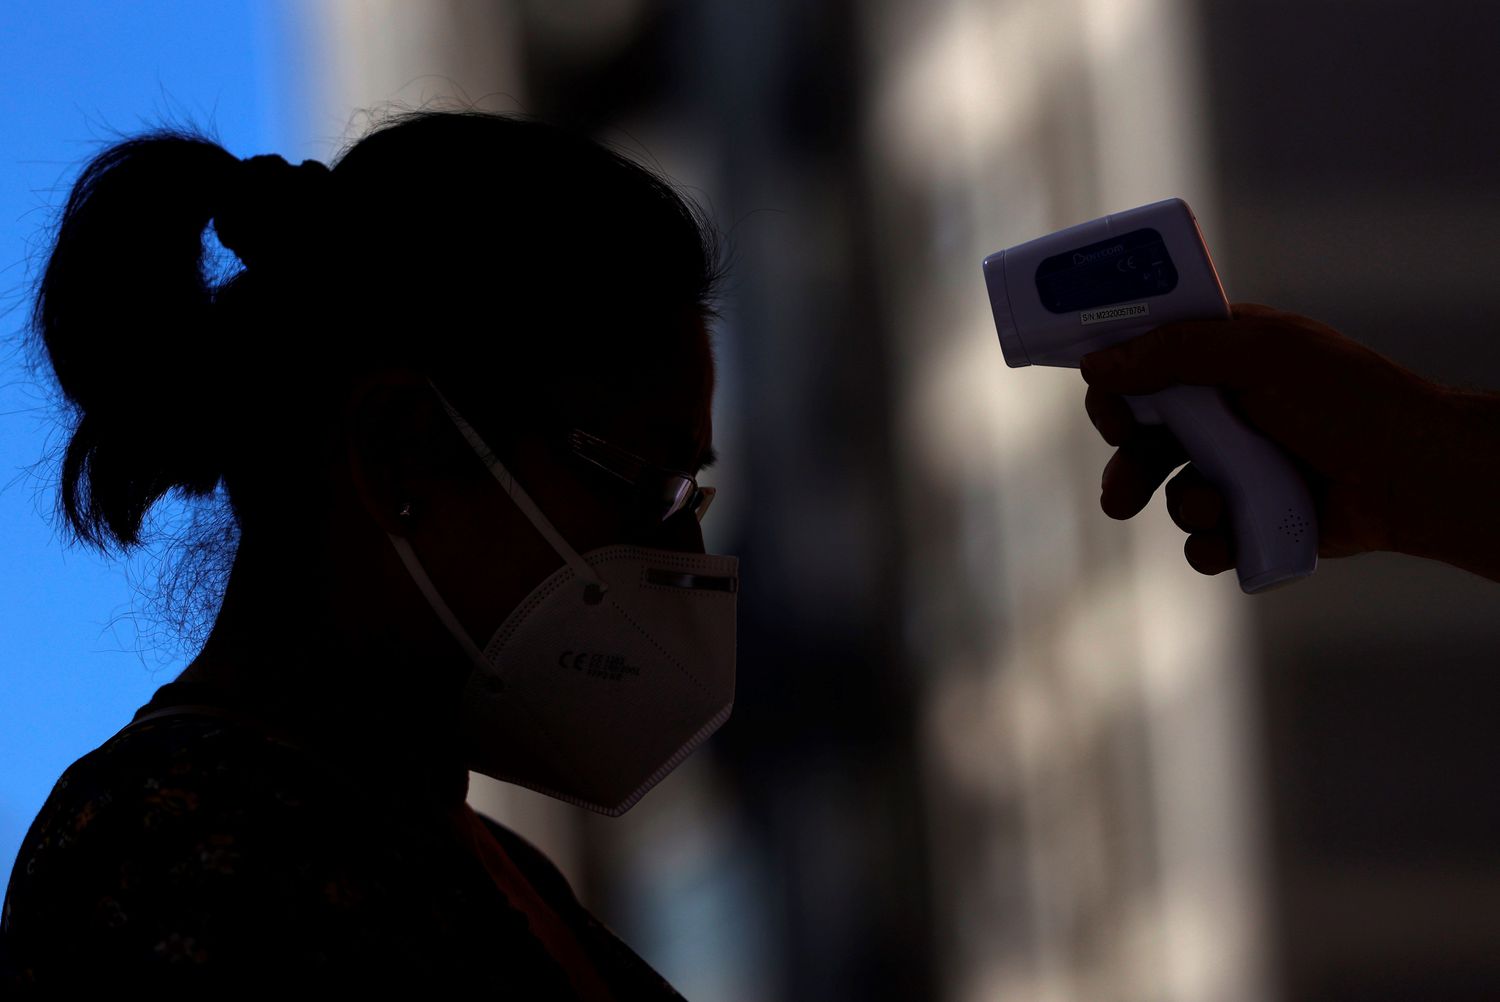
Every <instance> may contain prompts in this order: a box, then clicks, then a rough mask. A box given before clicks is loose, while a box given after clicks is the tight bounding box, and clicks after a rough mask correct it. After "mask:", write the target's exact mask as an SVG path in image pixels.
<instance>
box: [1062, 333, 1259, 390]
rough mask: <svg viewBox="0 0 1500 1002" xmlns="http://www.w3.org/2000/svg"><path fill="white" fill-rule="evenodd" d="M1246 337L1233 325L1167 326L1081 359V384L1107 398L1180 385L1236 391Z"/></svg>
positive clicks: (1241, 375) (1242, 363) (1242, 369)
mask: <svg viewBox="0 0 1500 1002" xmlns="http://www.w3.org/2000/svg"><path fill="white" fill-rule="evenodd" d="M1244 335H1245V331H1244V330H1243V328H1242V327H1237V326H1236V325H1235V322H1234V321H1233V320H1190V321H1183V322H1180V323H1172V324H1166V325H1163V326H1161V327H1157V328H1156V329H1154V330H1151V331H1148V332H1146V333H1145V334H1142V335H1141V336H1140V337H1138V338H1133V339H1132V340H1129V341H1125V342H1122V343H1120V344H1117V345H1114V346H1112V347H1109V348H1105V349H1103V350H1102V351H1096V352H1092V353H1090V354H1088V355H1085V356H1083V358H1082V359H1080V361H1079V367H1080V369H1081V370H1082V372H1083V378H1084V380H1085V381H1086V382H1087V383H1088V384H1089V385H1090V386H1092V387H1095V388H1096V389H1100V390H1104V391H1105V392H1108V393H1124V394H1141V393H1155V392H1156V391H1158V390H1163V389H1166V388H1167V387H1168V386H1172V385H1175V384H1178V383H1190V384H1195V385H1199V386H1234V385H1235V384H1236V383H1237V382H1238V381H1239V379H1240V378H1242V377H1243V376H1244V375H1245V374H1246V373H1245V365H1244V362H1245V359H1244V357H1243V356H1244V348H1245V346H1246V338H1245V336H1244Z"/></svg>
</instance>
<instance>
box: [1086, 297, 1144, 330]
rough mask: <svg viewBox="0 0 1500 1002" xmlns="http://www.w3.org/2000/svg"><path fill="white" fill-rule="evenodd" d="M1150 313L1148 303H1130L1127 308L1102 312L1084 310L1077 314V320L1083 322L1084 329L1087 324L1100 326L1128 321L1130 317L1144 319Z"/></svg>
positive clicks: (1119, 307) (1108, 309) (1106, 308)
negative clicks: (1118, 321)
mask: <svg viewBox="0 0 1500 1002" xmlns="http://www.w3.org/2000/svg"><path fill="white" fill-rule="evenodd" d="M1150 312H1151V306H1150V304H1148V303H1131V304H1130V305H1129V306H1108V307H1105V308H1104V309H1102V310H1084V311H1083V312H1081V313H1079V314H1078V319H1079V320H1082V321H1083V324H1084V326H1085V327H1087V326H1088V325H1089V324H1102V323H1106V322H1108V321H1110V320H1129V319H1130V318H1131V317H1144V316H1146V315H1147V314H1149V313H1150Z"/></svg>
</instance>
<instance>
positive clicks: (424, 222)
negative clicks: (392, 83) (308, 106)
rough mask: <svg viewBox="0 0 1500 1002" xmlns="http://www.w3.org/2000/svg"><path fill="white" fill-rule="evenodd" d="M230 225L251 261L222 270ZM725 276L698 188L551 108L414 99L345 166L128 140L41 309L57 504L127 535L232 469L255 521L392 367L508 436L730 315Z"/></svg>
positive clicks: (163, 135) (82, 214)
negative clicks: (717, 301)
mask: <svg viewBox="0 0 1500 1002" xmlns="http://www.w3.org/2000/svg"><path fill="white" fill-rule="evenodd" d="M210 221H212V222H213V226H214V230H215V232H216V233H217V235H218V237H219V239H220V240H221V241H222V243H223V244H224V245H225V246H226V247H229V248H232V249H233V250H234V252H235V253H236V255H237V256H238V257H239V258H240V260H241V261H243V262H244V263H245V267H243V268H241V269H239V270H238V271H236V272H235V273H233V274H232V275H229V276H228V277H227V278H225V279H223V280H220V279H219V278H218V277H217V276H215V275H214V274H211V271H212V269H211V268H210V267H209V266H210V265H211V264H212V260H211V258H210V257H209V256H207V253H206V246H207V245H206V242H205V237H206V230H207V228H208V226H209V224H210ZM719 269H720V262H719V255H718V244H717V241H716V238H715V235H714V231H713V230H712V228H711V226H710V225H709V224H708V223H707V221H706V219H705V218H704V216H703V214H702V212H701V211H700V210H699V209H698V208H697V206H695V205H694V204H693V203H692V201H691V200H689V199H686V198H684V197H683V196H682V195H681V194H679V193H678V192H677V191H676V190H675V189H674V188H673V186H672V185H671V184H669V183H668V182H667V181H665V180H664V179H662V178H661V177H660V176H658V175H657V174H655V173H653V172H652V171H650V170H648V169H646V168H645V167H643V166H641V165H639V164H637V163H635V162H633V161H632V160H630V159H627V158H626V157H624V156H621V155H619V154H617V153H615V152H613V151H611V150H609V149H606V148H605V147H603V146H601V145H599V144H597V143H595V142H593V141H591V140H589V139H587V138H585V137H582V136H578V135H575V134H573V133H570V132H568V131H565V130H563V129H560V128H556V127H553V126H549V125H545V124H542V123H539V122H535V121H530V120H525V119H520V118H514V117H507V116H502V115H497V114H490V113H484V112H478V111H467V110H466V111H437V112H433V111H420V112H405V113H399V114H396V115H394V116H392V117H390V118H388V119H386V120H385V121H383V122H382V123H381V124H379V125H378V126H377V127H376V128H375V129H374V130H373V131H372V132H370V133H369V134H367V135H365V136H364V137H363V138H361V139H360V140H359V141H357V142H355V143H354V144H353V145H352V146H350V147H349V148H348V149H346V150H345V151H344V152H343V153H342V154H341V155H340V156H338V157H337V158H336V159H335V161H334V162H333V165H332V168H331V170H329V169H325V168H323V167H322V165H320V164H317V163H315V162H311V161H309V162H306V163H304V164H303V165H302V166H301V167H292V166H290V165H288V164H286V163H285V161H282V160H281V159H280V158H279V157H256V158H253V159H251V160H248V161H241V160H239V159H238V158H236V157H235V156H233V155H232V154H230V153H228V152H226V151H225V150H224V149H223V148H222V147H221V146H219V145H218V144H217V143H215V142H213V141H212V140H210V139H208V138H205V137H203V136H201V135H199V134H197V133H195V132H193V131H185V130H180V129H160V130H157V131H153V132H149V133H146V134H143V135H139V136H136V137H133V138H129V139H127V140H125V141H122V142H118V143H116V144H114V145H112V146H110V147H109V148H108V149H106V150H104V151H103V152H102V153H100V154H98V155H97V156H95V157H94V158H93V159H92V160H91V161H90V162H89V163H88V164H87V166H86V167H85V168H84V169H83V171H82V174H81V176H80V177H79V178H78V180H77V182H76V183H75V184H74V186H73V188H72V191H71V194H70V196H69V198H68V200H67V204H66V206H65V208H64V209H63V211H62V214H61V218H60V221H59V224H58V228H57V233H56V239H55V243H54V244H53V245H52V249H51V253H50V256H49V257H48V260H47V263H46V267H45V271H44V273H43V275H42V277H41V279H40V282H39V285H38V288H37V292H36V297H35V303H34V310H33V313H32V317H31V324H30V328H29V334H30V340H29V346H30V348H31V349H32V351H33V353H34V355H33V358H34V364H36V365H38V366H40V367H42V368H45V365H46V364H50V366H51V369H52V371H53V372H54V373H55V375H56V379H57V384H58V387H59V388H60V390H61V394H62V397H63V400H64V403H65V405H66V407H67V410H68V412H69V415H70V418H71V420H72V422H73V423H72V425H71V436H70V438H69V440H68V443H67V447H66V450H65V452H64V453H63V454H62V457H61V470H60V489H59V491H58V511H59V513H60V515H61V516H62V518H63V519H64V521H65V524H66V527H67V529H68V530H69V535H70V536H71V537H72V538H73V539H74V540H76V541H82V542H85V543H88V544H91V545H92V546H94V547H96V548H98V549H100V550H102V551H105V552H108V551H109V550H110V549H111V548H112V547H115V548H118V549H120V550H122V551H123V550H127V549H129V548H130V547H132V546H134V545H136V544H137V543H138V542H139V533H140V531H141V526H142V521H143V519H144V518H145V516H146V513H147V512H148V510H149V509H150V508H151V506H152V504H153V503H155V502H156V501H157V500H158V499H160V498H161V497H162V496H163V495H164V494H166V493H167V492H169V491H174V490H175V491H178V492H181V493H182V494H183V495H184V496H187V497H208V496H210V495H212V494H213V493H214V492H215V491H216V490H217V488H218V486H219V484H220V483H221V482H222V483H223V485H224V488H225V490H226V493H227V495H228V498H229V501H230V503H231V506H232V508H233V511H234V513H235V519H236V522H238V521H239V520H240V518H241V516H243V515H244V514H245V513H246V512H247V511H250V512H254V511H259V510H261V509H263V508H269V507H275V506H277V505H278V504H284V502H285V500H286V499H287V498H293V499H296V498H297V497H298V495H299V486H300V480H301V478H303V477H304V476H305V475H307V471H309V470H311V469H312V468H313V464H314V463H316V462H317V460H318V457H319V456H320V455H322V454H323V453H322V452H320V450H326V449H328V448H329V440H328V437H327V436H328V434H329V432H328V429H329V426H330V424H329V422H330V420H331V416H332V413H333V411H332V408H334V407H335V406H337V405H338V404H339V402H340V401H341V399H342V395H341V394H342V390H343V389H344V388H345V387H346V386H347V384H348V383H349V381H350V380H352V379H353V378H355V377H356V376H358V375H359V374H360V373H362V372H366V371H370V370H374V369H378V368H384V367H388V366H404V367H409V368H412V369H415V370H417V371H420V372H423V373H426V374H427V375H429V376H431V377H432V378H433V380H434V381H435V382H437V383H438V385H439V386H440V387H442V388H443V389H444V392H445V394H450V397H451V398H452V399H454V400H455V403H456V404H457V406H459V407H460V409H462V410H465V411H466V413H467V411H468V410H469V409H477V410H478V411H480V413H481V414H483V415H486V416H484V417H483V421H487V422H491V423H492V430H491V432H490V433H492V434H495V435H496V437H497V438H499V439H502V440H503V439H504V438H505V436H506V435H508V434H510V433H511V432H513V431H515V430H518V429H520V428H523V427H525V426H526V425H528V424H541V423H542V422H544V421H546V420H548V419H549V417H548V416H549V415H556V414H558V413H559V412H561V413H563V414H565V413H566V411H567V408H568V401H569V400H570V399H572V398H576V397H577V396H578V395H579V393H580V392H581V391H584V390H587V392H592V393H595V394H606V395H608V394H610V393H613V392H617V391H618V392H621V393H628V392H629V389H630V383H631V381H632V379H633V378H634V377H635V376H637V375H640V374H644V373H648V372H650V371H651V369H652V368H653V366H654V364H655V362H656V360H657V359H659V358H661V357H663V356H664V354H665V353H667V352H670V351H676V350H680V348H679V347H678V346H680V344H681V336H680V334H676V335H673V333H672V332H673V331H677V332H680V331H681V330H682V328H683V326H684V325H685V324H688V323H691V322H692V320H693V318H694V316H695V315H698V316H701V315H703V314H705V313H711V312H712V309H711V301H712V295H713V293H714V286H715V282H716V279H717V276H718V274H719ZM460 401H466V402H470V403H473V404H474V405H475V406H474V407H466V405H465V403H464V402H460ZM290 507H292V508H293V509H294V510H295V508H296V507H297V505H296V504H295V503H294V504H292V505H291V506H290Z"/></svg>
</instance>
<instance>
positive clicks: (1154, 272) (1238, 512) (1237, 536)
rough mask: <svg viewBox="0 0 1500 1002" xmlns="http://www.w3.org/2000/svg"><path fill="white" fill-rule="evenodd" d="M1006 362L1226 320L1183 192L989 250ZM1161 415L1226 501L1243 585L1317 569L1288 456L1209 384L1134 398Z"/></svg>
mask: <svg viewBox="0 0 1500 1002" xmlns="http://www.w3.org/2000/svg"><path fill="white" fill-rule="evenodd" d="M983 267H984V281H985V285H986V287H987V288H988V290H989V296H990V306H991V308H992V309H993V310H994V314H995V326H996V328H997V330H998V331H999V334H1000V348H1001V351H1002V352H1004V354H1005V363H1006V364H1007V365H1009V366H1012V367H1019V366H1023V365H1052V366H1065V367H1069V368H1077V367H1078V361H1079V359H1081V358H1082V357H1083V356H1084V355H1087V354H1089V353H1090V352H1093V351H1098V350H1100V349H1101V348H1107V347H1109V346H1111V345H1115V344H1119V343H1120V342H1122V341H1129V340H1130V339H1132V338H1135V337H1139V336H1140V335H1142V334H1144V333H1146V332H1147V331H1149V330H1151V329H1152V328H1154V327H1160V326H1161V325H1163V324H1166V323H1170V322H1172V321H1176V320H1212V319H1227V318H1228V317H1229V315H1230V313H1229V302H1228V300H1227V299H1226V298H1225V296H1224V287H1223V285H1222V284H1221V283H1220V281H1219V276H1218V273H1217V272H1216V271H1215V270H1214V265H1213V261H1212V259H1211V258H1210V257H1209V253H1208V246H1207V244H1205V243H1204V241H1203V235H1202V233H1201V232H1200V231H1199V229H1198V221H1197V219H1196V218H1194V216H1193V213H1192V210H1191V209H1189V208H1188V206H1187V203H1186V202H1184V201H1182V200H1181V199H1178V198H1173V199H1168V200H1166V201H1163V202H1153V203H1152V204H1150V205H1143V206H1141V207H1139V208H1136V209H1130V210H1128V211H1126V212H1117V213H1114V214H1112V215H1108V216H1105V217H1103V218H1102V219H1096V220H1094V221H1092V222H1088V223H1082V224H1080V225H1078V226H1071V227H1069V228H1068V229H1065V230H1059V231H1058V232H1056V233H1053V234H1050V235H1048V236H1045V237H1040V238H1038V239H1036V240H1031V241H1028V242H1027V243H1024V244H1020V245H1018V246H1015V247H1011V248H1008V249H1007V250H1003V251H998V252H996V253H994V254H991V255H990V256H989V257H986V258H985V259H984V265H983ZM1125 401H1126V402H1127V403H1128V404H1129V405H1130V409H1131V411H1132V412H1133V413H1134V414H1135V417H1136V420H1138V421H1140V422H1141V423H1142V424H1162V425H1165V426H1166V427H1167V428H1168V430H1170V431H1171V433H1172V434H1173V436H1175V437H1176V439H1177V441H1178V442H1180V443H1181V444H1182V447H1183V449H1184V450H1185V451H1186V452H1187V454H1188V457H1189V458H1190V459H1191V460H1192V462H1193V465H1194V466H1195V467H1197V468H1198V470H1199V471H1200V472H1202V474H1203V475H1204V477H1205V478H1207V479H1208V481H1209V482H1210V483H1212V484H1213V485H1214V486H1215V487H1216V488H1218V490H1219V492H1220V493H1221V494H1223V495H1224V499H1225V501H1226V503H1227V504H1228V506H1229V516H1230V524H1231V528H1232V531H1233V534H1234V542H1235V560H1236V570H1237V571H1238V573H1239V579H1240V588H1241V589H1242V590H1244V591H1245V592H1246V593H1254V592H1258V591H1264V590H1266V589H1267V588H1272V587H1275V586H1276V585H1280V584H1285V583H1287V582H1290V581H1295V580H1297V579H1298V578H1302V577H1305V576H1307V575H1308V574H1311V573H1312V572H1313V570H1314V569H1315V568H1316V567H1317V565H1318V526H1317V512H1316V509H1315V507H1314V505H1313V501H1312V497H1311V495H1309V493H1308V491H1307V485H1306V484H1304V483H1303V482H1302V478H1301V477H1300V476H1299V475H1298V474H1297V471H1296V469H1295V468H1294V467H1293V466H1292V463H1291V461H1290V460H1289V459H1288V458H1287V457H1286V455H1285V454H1284V453H1283V452H1282V451H1281V450H1280V449H1279V448H1277V447H1276V446H1275V445H1273V444H1272V443H1271V442H1269V441H1267V440H1266V439H1265V438H1264V437H1263V436H1261V435H1260V434H1258V433H1257V432H1255V431H1253V430H1251V429H1250V428H1249V427H1248V426H1247V425H1246V424H1245V423H1244V422H1243V421H1241V420H1240V419H1239V418H1238V417H1236V416H1235V414H1234V412H1233V411H1231V410H1230V409H1229V407H1228V405H1227V404H1226V403H1225V401H1224V399H1223V397H1222V396H1221V395H1220V393H1219V391H1218V390H1216V389H1214V388H1213V387H1209V386H1172V387H1168V388H1167V389H1165V390H1162V391H1161V392H1159V393H1152V394H1148V395H1145V396H1127V397H1125Z"/></svg>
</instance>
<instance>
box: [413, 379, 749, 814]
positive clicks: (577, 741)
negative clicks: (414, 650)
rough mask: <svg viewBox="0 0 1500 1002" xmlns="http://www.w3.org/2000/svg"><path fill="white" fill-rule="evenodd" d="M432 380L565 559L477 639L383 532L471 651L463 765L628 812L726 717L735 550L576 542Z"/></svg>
mask: <svg viewBox="0 0 1500 1002" xmlns="http://www.w3.org/2000/svg"><path fill="white" fill-rule="evenodd" d="M429 382H430V381H429ZM433 391H434V392H435V393H437V395H438V399H439V400H441V401H442V403H443V407H444V409H445V410H446V411H447V412H448V416H449V417H450V418H451V419H452V420H453V423H454V424H455V425H457V426H458V429H459V431H461V432H462V433H463V435H464V437H465V438H466V439H468V441H469V444H470V445H471V446H473V448H474V451H475V452H476V453H478V454H479V458H480V459H481V460H482V461H483V462H484V464H485V465H486V466H487V467H488V468H489V470H490V472H491V473H493V474H494V476H495V479H496V480H498V481H499V482H500V485H501V486H502V487H504V488H505V491H506V493H507V494H508V495H509V496H510V498H511V500H512V501H514V502H515V504H516V507H518V508H519V509H520V510H521V512H522V513H523V514H524V515H525V516H526V518H527V519H528V520H529V521H530V522H531V524H532V525H533V526H535V527H536V530H537V531H538V532H539V533H541V534H542V536H543V537H544V538H545V539H546V540H547V542H548V543H549V544H550V545H551V546H552V548H553V549H554V550H556V551H557V553H558V555H560V556H561V557H562V558H563V561H564V563H563V566H562V567H561V568H559V569H558V570H557V571H556V572H554V573H553V574H552V575H551V576H550V577H548V578H547V579H546V580H544V581H543V582H542V583H541V584H539V585H537V586H536V588H535V589H533V590H532V592H531V594H530V595H528V596H527V597H526V599H525V600H524V601H523V602H521V603H520V604H519V605H517V606H516V607H515V609H514V610H513V611H512V612H511V614H510V615H509V616H508V617H507V618H506V620H505V622H504V623H502V624H501V626H500V628H499V629H498V630H496V631H495V635H494V636H493V637H491V638H490V640H489V643H488V644H486V645H485V647H484V649H483V650H480V649H479V648H478V647H477V646H476V645H475V643H474V641H473V640H472V639H471V638H470V637H469V635H468V634H467V633H465V632H464V629H463V627H462V626H461V625H460V624H459V622H458V620H457V619H456V618H455V617H454V615H453V612H452V610H451V609H449V607H448V603H447V602H445V601H444V600H443V597H442V596H441V595H439V594H438V592H437V589H436V588H434V587H433V585H432V581H431V579H430V578H429V577H428V576H427V572H426V571H425V570H424V569H423V568H422V565H421V563H420V562H419V561H418V560H417V556H416V554H415V553H414V552H413V551H412V548H411V544H410V543H409V542H407V540H406V539H405V538H404V537H402V536H397V535H393V534H390V533H387V536H388V537H389V538H390V540H391V544H392V545H393V546H395V548H396V553H397V554H398V555H399V556H400V558H401V561H402V563H404V564H405V565H406V569H407V570H408V571H409V572H410V574H411V576H412V579H413V580H414V581H415V582H416V585H417V587H418V588H419V589H420V590H421V592H422V594H423V595H424V596H426V598H427V601H428V604H430V605H431V606H432V608H433V611H434V612H436V613H437V615H438V618H439V619H441V620H442V621H443V624H444V625H445V626H446V627H447V629H448V632H449V633H451V634H452V635H453V638H454V639H455V640H457V641H458V643H459V645H460V646H462V647H463V649H464V650H465V652H466V653H467V654H468V655H469V659H470V661H471V662H473V666H474V667H473V670H472V671H471V672H470V673H469V676H468V679H467V681H466V682H465V684H464V692H463V697H462V699H463V703H462V708H461V711H460V715H459V719H460V721H461V724H460V727H461V733H460V739H461V742H462V747H463V748H464V751H465V753H466V755H467V758H468V767H469V768H470V769H472V770H473V771H475V772H479V773H483V774H484V775H486V776H492V777H494V778H496V779H500V780H505V781H507V782H511V783H517V784H519V785H521V786H525V787H529V788H531V789H533V790H536V791H538V792H540V793H545V794H547V795H548V796H552V797H556V798H557V799H559V800H564V801H567V802H568V803H570V804H577V805H578V806H580V807H587V808H589V809H591V810H595V811H598V812H600V813H602V814H608V815H611V816H617V815H620V814H623V813H625V811H627V810H629V809H630V808H631V807H632V806H633V805H634V804H635V802H636V801H638V800H640V799H641V797H642V796H644V795H645V793H646V791H647V790H649V789H651V787H653V786H655V785H656V784H657V783H659V782H660V781H661V780H662V779H663V778H664V777H665V776H666V775H667V773H669V772H671V771H672V770H673V769H675V768H676V767H677V765H678V764H679V763H681V762H682V760H683V759H685V758H687V756H688V755H689V754H690V753H691V752H692V751H693V749H695V748H697V747H698V746H699V745H700V744H702V743H703V742H704V741H705V740H706V739H707V738H708V736H709V735H711V734H712V733H713V732H714V731H716V730H718V729H719V727H720V726H721V725H722V724H723V723H724V721H726V720H728V719H729V712H730V710H731V708H732V707H733V705H734V647H735V626H734V623H735V596H736V594H737V593H738V591H739V561H738V560H737V559H736V558H735V557H726V556H712V555H709V554H695V553H684V552H680V551H677V550H662V549H652V548H648V547H640V546H608V547H604V548H603V549H598V550H592V551H590V552H589V553H586V554H583V555H580V554H578V553H577V552H576V551H575V550H574V549H573V548H572V547H571V546H569V545H568V542H567V540H565V539H563V538H562V536H561V534H559V533H558V531H557V530H556V529H555V528H554V527H553V525H552V523H551V522H550V521H548V520H547V517H546V516H545V515H544V514H542V512H541V509H539V508H537V506H536V504H535V503H534V502H533V501H532V500H531V498H530V496H528V495H527V494H526V492H525V491H524V490H522V489H521V485H520V484H518V483H516V481H515V479H514V478H513V477H512V476H511V475H510V473H509V472H508V471H507V470H506V469H505V467H504V466H503V465H501V463H500V460H499V459H498V458H497V457H496V456H495V454H494V453H493V452H492V451H491V450H490V449H489V447H488V446H486V445H485V444H484V441H483V440H482V439H481V438H480V437H479V435H478V434H477V433H476V432H475V431H474V429H473V428H472V427H471V426H470V425H469V423H468V422H467V421H465V420H464V419H463V418H462V417H461V416H460V415H459V413H458V412H457V411H456V410H454V409H453V406H452V405H451V404H449V403H448V401H447V399H446V398H444V397H443V394H442V393H441V392H440V391H438V389H437V387H436V386H435V385H434V386H433Z"/></svg>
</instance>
